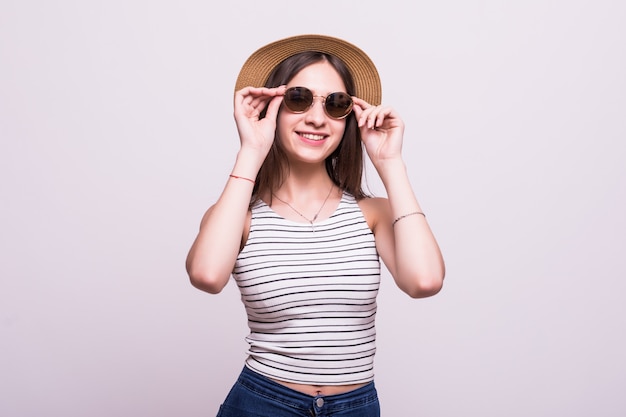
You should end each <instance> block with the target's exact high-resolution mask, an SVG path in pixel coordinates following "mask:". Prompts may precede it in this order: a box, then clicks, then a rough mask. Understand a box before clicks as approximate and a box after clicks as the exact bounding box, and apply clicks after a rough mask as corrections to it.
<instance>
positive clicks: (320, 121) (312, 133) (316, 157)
mask: <svg viewBox="0 0 626 417" xmlns="http://www.w3.org/2000/svg"><path fill="white" fill-rule="evenodd" d="M289 87H306V88H308V89H309V90H311V91H312V92H313V94H314V95H315V96H316V97H315V98H314V99H313V106H311V107H310V108H309V109H308V110H306V111H305V112H304V113H293V112H291V111H290V110H289V109H287V108H285V106H284V105H283V106H282V107H281V110H280V112H279V114H278V120H277V122H278V125H277V132H278V140H280V141H281V143H282V145H283V148H284V149H285V152H286V153H287V156H288V157H289V160H290V164H295V163H298V162H300V163H323V161H324V160H325V159H326V158H327V157H328V156H329V155H330V154H332V153H333V151H334V150H335V149H337V146H339V143H340V142H341V138H342V137H343V132H344V129H345V127H346V120H345V119H341V120H338V119H333V118H332V117H330V116H328V115H327V114H326V112H325V111H324V97H326V96H327V95H329V94H330V93H335V92H345V91H346V87H345V85H344V83H343V81H342V80H341V77H340V76H339V73H338V72H337V71H336V70H335V69H334V68H333V67H332V65H330V64H329V63H328V62H326V61H322V62H318V63H315V64H311V65H309V66H308V67H305V68H303V69H302V70H301V71H300V72H298V73H297V74H296V76H295V77H293V79H292V80H291V81H290V82H289V83H288V84H287V88H289ZM320 96H321V97H320Z"/></svg>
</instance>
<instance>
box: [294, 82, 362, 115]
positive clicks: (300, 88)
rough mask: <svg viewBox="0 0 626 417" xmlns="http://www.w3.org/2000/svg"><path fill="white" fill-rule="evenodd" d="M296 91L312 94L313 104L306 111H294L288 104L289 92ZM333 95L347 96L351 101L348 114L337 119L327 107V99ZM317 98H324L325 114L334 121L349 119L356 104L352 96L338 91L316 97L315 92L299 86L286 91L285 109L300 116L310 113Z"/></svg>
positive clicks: (347, 110)
mask: <svg viewBox="0 0 626 417" xmlns="http://www.w3.org/2000/svg"><path fill="white" fill-rule="evenodd" d="M296 89H299V90H304V92H308V93H310V94H311V102H310V103H309V104H308V105H307V107H306V108H305V109H304V110H294V109H292V108H291V107H289V104H287V103H288V101H289V100H287V94H288V92H289V91H293V90H296ZM333 94H343V95H345V96H347V97H348V98H349V99H350V107H348V108H347V109H346V114H344V115H343V116H339V117H335V116H333V115H331V114H330V113H329V112H328V107H327V105H326V99H328V97H330V96H332V95H333ZM316 97H321V98H323V100H322V104H323V107H324V112H325V113H326V115H328V117H330V118H332V119H335V120H342V119H345V118H346V117H348V116H349V115H350V113H352V107H353V106H354V102H353V101H352V97H350V94H348V93H345V92H343V91H336V92H334V93H330V94H328V95H327V96H316V95H315V94H313V91H311V90H309V89H308V88H306V87H299V86H296V87H289V88H288V89H287V90H286V91H285V94H284V98H283V103H284V104H285V107H287V109H289V111H290V112H292V113H296V114H300V113H305V112H307V111H308V110H309V109H310V108H311V107H313V104H315V98H316Z"/></svg>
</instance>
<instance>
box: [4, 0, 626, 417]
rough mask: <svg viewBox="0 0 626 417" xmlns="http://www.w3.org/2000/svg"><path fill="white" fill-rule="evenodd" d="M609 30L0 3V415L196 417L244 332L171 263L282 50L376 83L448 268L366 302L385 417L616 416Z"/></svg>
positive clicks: (619, 34)
mask: <svg viewBox="0 0 626 417" xmlns="http://www.w3.org/2000/svg"><path fill="white" fill-rule="evenodd" d="M625 21H626V3H625V2H623V1H619V0H615V1H608V0H595V1H591V0H590V1H583V0H569V1H566V0H561V1H559V0H542V1H538V0H529V1H508V2H505V1H496V0H491V1H487V0H478V1H461V0H442V1H437V2H434V1H429V2H425V1H417V2H413V1H393V0H387V1H383V2H369V1H363V2H347V1H338V0H334V1H325V0H318V1H315V2H305V3H300V2H293V1H283V0H281V1H271V2H258V1H248V0H245V1H230V2H225V3H223V4H217V3H214V2H209V1H194V0H179V1H175V2H174V1H169V2H165V1H158V0H157V1H155V0H152V1H148V0H125V1H121V0H107V1H104V0H90V1H78V0H75V1H71V0H58V1H43V0H39V1H37V0H2V2H1V3H0V139H1V142H0V143H1V145H0V193H1V194H0V195H1V198H2V202H1V206H0V254H1V255H0V256H1V263H0V415H2V416H5V417H22V416H24V417H25V416H28V417H31V416H33V417H34V416H37V417H39V416H63V417H78V416H89V417H100V416H102V417H104V416H142V417H162V416H163V417H165V416H168V417H170V416H171V417H178V416H187V417H193V416H198V417H200V416H212V415H215V413H216V411H217V408H218V406H219V403H220V402H221V401H222V400H223V398H224V397H225V395H226V393H227V391H228V389H229V388H230V386H231V385H232V383H233V382H234V379H235V377H236V375H237V374H238V373H239V371H240V369H241V366H242V365H243V359H244V351H245V343H244V341H243V338H244V337H245V335H246V323H245V317H244V312H243V307H242V305H241V303H240V301H239V296H238V293H237V290H236V287H235V286H234V285H233V284H232V283H231V284H229V285H228V286H227V288H226V289H225V290H224V292H223V293H222V294H220V295H217V296H213V295H209V294H205V293H202V292H200V291H198V290H196V289H194V288H193V287H192V286H191V285H190V284H189V282H188V278H187V276H186V273H185V270H184V259H185V256H186V253H187V250H188V248H189V246H190V245H191V242H192V240H193V238H194V236H195V234H196V231H197V228H198V224H199V221H200V218H201V216H202V214H203V212H204V210H205V209H206V208H207V207H208V206H209V205H210V204H211V203H212V202H213V201H214V200H215V198H216V197H217V196H218V195H219V193H220V192H221V190H222V187H223V185H224V183H225V181H226V179H227V176H228V173H229V172H230V168H231V166H232V163H233V161H234V156H235V153H236V151H237V148H238V139H237V136H236V130H235V126H234V122H233V118H232V93H233V91H232V89H233V85H234V82H235V78H236V75H237V73H238V71H239V68H240V66H241V65H242V64H243V62H244V61H245V59H246V58H247V57H248V56H249V55H250V54H251V53H252V52H253V51H254V50H255V49H257V48H258V47H260V46H262V45H264V44H266V43H268V42H271V41H273V40H276V39H279V38H282V37H286V36H290V35H294V34H301V33H324V34H328V35H334V36H339V37H343V38H345V39H346V40H348V41H351V42H353V43H355V44H357V45H359V46H360V47H361V48H362V49H364V50H365V51H366V52H367V53H368V54H369V55H370V56H371V58H372V59H373V60H374V61H375V62H376V63H377V64H378V67H379V71H380V74H381V78H382V81H383V101H384V102H385V104H389V105H392V106H394V107H396V108H397V109H398V110H399V112H400V113H401V114H402V115H403V117H404V119H405V122H406V124H407V129H406V137H405V146H404V155H405V158H406V161H407V164H408V167H409V172H410V176H411V180H412V183H413V185H414V188H415V190H416V192H417V194H418V197H419V199H420V201H421V203H422V205H423V208H424V209H425V211H426V212H427V215H428V219H429V222H430V224H431V227H432V228H433V229H434V231H435V234H436V236H437V238H438V240H439V243H440V245H441V247H442V249H443V252H444V256H445V258H446V263H447V267H448V274H447V278H446V283H445V287H444V290H443V291H442V292H441V293H440V294H438V295H437V296H435V297H432V298H429V299H425V300H412V299H410V298H408V297H407V296H406V295H404V294H403V293H401V292H400V290H398V289H397V288H396V287H395V286H394V285H393V284H392V283H391V279H390V277H389V275H388V274H387V273H385V275H384V277H383V278H384V281H385V282H384V284H383V286H382V289H381V293H380V298H379V316H378V327H379V336H378V347H379V351H378V355H377V361H376V367H377V368H376V369H377V376H376V378H377V380H376V381H377V387H378V390H379V395H380V398H381V402H382V407H383V416H386V417H390V416H429V417H439V416H441V417H452V416H459V415H463V416H477V417H478V416H480V417H490V416H494V417H495V416H508V417H516V416H520V417H522V416H523V417H527V416H533V417H543V416H546V417H548V416H550V417H554V416H568V417H571V416H581V417H582V416H585V417H587V416H603V417H609V416H611V417H612V416H616V417H617V416H624V415H626V396H624V389H625V387H626V307H625V305H626V303H625V302H624V300H623V298H624V294H625V292H626V283H625V282H626V256H624V249H625V248H626V223H625V220H624V218H625V213H626V195H625V188H626V187H625V185H626V184H625V183H626V181H625V180H626V163H625V162H624V161H625V159H626V152H625V150H624V141H625V139H626V76H625V74H626V26H625V24H624V22H625ZM369 178H370V181H369V183H370V186H371V188H372V190H373V191H375V192H376V193H377V194H381V193H382V192H384V190H381V188H380V185H379V183H378V182H377V177H376V175H375V172H374V171H373V170H370V171H369Z"/></svg>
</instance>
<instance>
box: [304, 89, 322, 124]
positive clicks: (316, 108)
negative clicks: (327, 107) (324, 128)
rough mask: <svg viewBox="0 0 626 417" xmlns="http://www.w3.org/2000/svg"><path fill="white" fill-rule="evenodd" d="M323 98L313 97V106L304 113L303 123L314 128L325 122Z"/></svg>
mask: <svg viewBox="0 0 626 417" xmlns="http://www.w3.org/2000/svg"><path fill="white" fill-rule="evenodd" d="M324 99H325V98H324V97H322V96H315V97H313V104H312V105H311V107H309V109H308V110H307V111H306V118H305V121H306V122H307V123H311V124H312V125H314V126H320V125H322V124H324V122H325V121H326V112H325V111H324Z"/></svg>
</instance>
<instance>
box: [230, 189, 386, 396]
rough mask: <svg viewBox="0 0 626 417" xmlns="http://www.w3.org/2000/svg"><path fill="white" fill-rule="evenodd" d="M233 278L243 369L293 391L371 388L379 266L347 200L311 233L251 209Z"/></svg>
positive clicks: (263, 208) (260, 207) (264, 208)
mask: <svg viewBox="0 0 626 417" xmlns="http://www.w3.org/2000/svg"><path fill="white" fill-rule="evenodd" d="M233 277H234V278H235V281H236V283H237V286H238V287H239V290H240V292H241V300H242V302H243V304H244V306H245V309H246V313H247V315H248V326H249V328H250V333H249V335H248V336H247V337H246V341H247V342H248V344H249V349H248V352H247V353H248V358H247V359H246V366H247V367H249V368H251V369H252V370H254V371H256V372H258V373H260V374H262V375H265V376H267V377H270V378H275V379H279V380H283V381H288V382H295V383H299V384H310V385H344V384H356V383H363V382H369V381H372V380H373V378H374V369H373V365H374V353H375V351H376V329H375V327H374V321H375V317H376V296H377V295H378V289H379V284H380V261H379V257H378V252H377V251H376V246H375V242H374V235H373V234H372V232H371V230H370V229H369V227H368V225H367V222H366V221H365V218H364V217H363V213H362V212H361V209H360V208H359V206H358V204H357V202H356V200H355V198H354V197H353V196H351V195H349V194H347V193H344V194H343V196H342V198H341V200H340V202H339V205H338V206H337V209H336V210H335V212H334V213H333V215H332V216H330V217H329V218H328V219H325V220H322V221H320V222H316V223H315V227H314V228H313V227H312V226H311V224H309V223H300V222H294V221H291V220H287V219H285V218H283V217H281V216H279V215H278V214H277V213H275V212H274V211H273V210H272V209H271V208H270V207H269V206H268V205H267V204H265V203H264V202H263V201H260V202H259V203H257V204H255V205H254V206H253V208H252V221H251V225H250V233H249V235H248V240H247V242H246V245H245V246H244V248H243V250H242V251H241V253H240V254H239V256H238V258H237V262H236V264H235V269H234V271H233Z"/></svg>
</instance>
